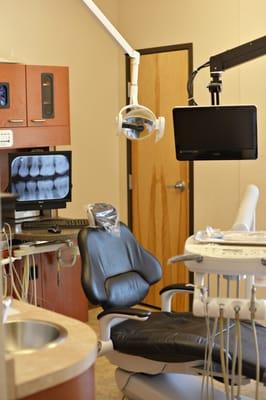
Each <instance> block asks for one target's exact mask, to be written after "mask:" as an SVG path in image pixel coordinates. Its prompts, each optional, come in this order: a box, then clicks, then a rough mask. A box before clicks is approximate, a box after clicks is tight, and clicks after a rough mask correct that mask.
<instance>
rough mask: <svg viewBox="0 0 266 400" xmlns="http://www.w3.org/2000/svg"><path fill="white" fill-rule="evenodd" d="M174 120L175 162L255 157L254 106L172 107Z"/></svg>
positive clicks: (255, 120) (255, 126) (255, 118)
mask: <svg viewBox="0 0 266 400" xmlns="http://www.w3.org/2000/svg"><path fill="white" fill-rule="evenodd" d="M173 119H174V134H175V149H176V158H177V160H187V161H192V160H244V159H256V158H257V109H256V106H254V105H230V106H191V107H175V108H174V109H173Z"/></svg>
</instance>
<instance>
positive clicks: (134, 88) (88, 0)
mask: <svg viewBox="0 0 266 400" xmlns="http://www.w3.org/2000/svg"><path fill="white" fill-rule="evenodd" d="M82 1H83V3H84V4H85V5H86V6H87V7H88V8H89V9H90V11H91V12H92V13H93V14H94V15H95V17H96V18H98V20H99V21H100V22H101V23H102V24H103V26H104V27H105V29H106V30H107V31H108V32H109V33H110V34H111V35H112V36H113V38H114V39H115V40H116V41H117V42H118V44H119V45H120V46H121V47H122V48H123V49H124V50H125V52H126V53H127V54H128V55H129V57H131V68H130V73H131V83H130V93H129V97H130V104H138V71H139V61H140V53H139V52H138V51H136V50H134V49H133V48H132V47H131V46H130V45H129V43H128V42H127V41H126V40H125V39H124V38H123V36H122V35H121V34H120V33H119V32H118V30H117V29H116V28H115V27H114V25H113V24H112V23H111V22H110V21H109V20H108V19H107V18H106V16H105V15H104V14H103V13H102V11H101V10H100V9H99V7H97V6H96V4H95V3H94V2H93V1H92V0H82Z"/></svg>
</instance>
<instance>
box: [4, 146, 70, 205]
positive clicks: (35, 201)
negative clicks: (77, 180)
mask: <svg viewBox="0 0 266 400" xmlns="http://www.w3.org/2000/svg"><path fill="white" fill-rule="evenodd" d="M8 157H9V192H11V193H13V194H14V195H16V210H18V211H19V210H42V209H56V208H64V207H66V202H68V201H71V188H72V181H71V152H70V151H43V152H19V153H9V155H8Z"/></svg>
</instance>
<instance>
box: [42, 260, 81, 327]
mask: <svg viewBox="0 0 266 400" xmlns="http://www.w3.org/2000/svg"><path fill="white" fill-rule="evenodd" d="M40 257H41V264H42V268H41V274H42V295H43V307H44V308H46V309H48V310H52V311H55V312H58V313H60V314H64V315H67V316H69V317H72V318H76V319H79V320H80V321H84V322H87V321H88V300H87V298H86V296H85V294H84V292H83V289H82V286H81V265H80V257H77V260H76V263H75V265H73V266H72V267H65V268H60V269H58V263H57V257H56V254H55V253H44V254H41V256H40Z"/></svg>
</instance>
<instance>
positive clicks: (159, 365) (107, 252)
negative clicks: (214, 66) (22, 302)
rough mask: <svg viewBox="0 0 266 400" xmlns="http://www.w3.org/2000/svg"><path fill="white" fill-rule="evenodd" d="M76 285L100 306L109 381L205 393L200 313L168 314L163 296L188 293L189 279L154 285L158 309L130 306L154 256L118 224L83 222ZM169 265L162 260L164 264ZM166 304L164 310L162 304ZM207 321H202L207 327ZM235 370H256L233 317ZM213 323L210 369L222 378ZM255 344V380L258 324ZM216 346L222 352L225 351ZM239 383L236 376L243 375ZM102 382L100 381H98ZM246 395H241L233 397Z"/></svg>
mask: <svg viewBox="0 0 266 400" xmlns="http://www.w3.org/2000/svg"><path fill="white" fill-rule="evenodd" d="M78 245H79V249H80V255H81V262H82V285H83V289H84V291H85V294H86V296H87V298H88V300H89V301H90V302H91V303H92V304H94V305H99V306H101V307H102V309H103V311H102V312H100V314H99V315H98V320H99V323H100V340H99V355H103V354H104V355H105V356H106V357H107V358H108V359H109V361H110V362H111V363H112V364H115V365H116V366H117V370H116V374H115V375H116V382H117V384H118V387H119V389H120V390H121V392H122V393H123V395H124V396H125V397H123V398H127V399H131V400H148V399H152V400H200V399H201V398H203V399H208V398H210V397H209V394H208V393H207V392H206V390H207V391H208V386H207V389H206V386H205V389H203V392H202V375H204V366H205V365H204V358H205V355H206V353H205V346H206V337H207V331H206V330H207V328H206V326H207V325H206V321H205V318H198V317H195V316H193V315H192V313H189V312H188V313H176V312H171V311H169V310H170V309H171V305H170V303H171V298H172V297H173V296H174V295H175V294H176V293H180V292H182V293H193V290H194V289H193V286H189V285H180V284H179V285H171V286H168V287H165V288H164V289H162V290H161V296H162V299H163V300H162V303H163V307H162V311H160V312H157V311H154V312H150V311H147V310H141V309H139V308H134V306H135V305H137V304H139V303H141V302H142V301H143V299H144V298H145V296H146V295H147V293H148V290H149V287H150V286H151V285H152V284H154V283H155V282H158V281H159V280H160V278H161V274H162V272H161V266H160V263H159V261H158V260H157V259H156V258H155V257H154V256H153V255H152V254H150V253H149V252H148V251H147V250H145V249H144V248H143V247H142V246H141V245H140V244H139V243H138V241H137V240H136V238H135V237H134V235H133V234H132V233H131V232H130V230H129V229H128V228H127V226H126V225H124V224H123V223H120V234H119V235H113V234H111V233H110V232H108V231H107V230H106V229H104V227H97V226H95V227H88V228H84V229H82V230H81V231H80V232H79V235H78ZM169 268H170V267H169ZM165 310H167V311H165ZM212 325H213V323H212V321H211V322H210V325H209V326H210V327H211V329H212ZM241 329H242V343H243V349H244V350H243V365H242V373H243V376H244V377H246V378H248V379H254V378H255V377H256V357H255V354H254V351H253V348H252V346H250V345H249V343H250V342H252V341H253V336H252V330H251V326H250V323H249V322H243V321H241ZM220 334H221V332H220V331H219V328H218V329H217V332H216V335H215V338H214V341H213V346H212V347H213V348H212V373H213V376H214V378H215V379H217V380H220V381H223V376H222V374H221V366H220V355H221V351H220V346H219V336H220ZM229 334H230V337H232V340H230V348H229V354H228V360H229V363H231V362H232V357H233V353H234V340H233V338H234V335H235V324H234V323H232V324H231V326H230V329H229ZM257 336H258V345H259V349H260V355H261V359H260V381H261V382H265V381H266V351H265V349H266V347H265V346H266V328H264V327H263V326H257ZM225 351H226V350H225V349H222V352H225ZM243 382H244V381H243ZM103 384H104V382H103ZM212 390H213V392H212V395H213V398H214V399H215V400H223V399H227V398H228V397H226V396H225V394H224V391H223V390H218V389H216V388H213V389H212ZM241 399H247V397H243V396H242V397H241Z"/></svg>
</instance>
